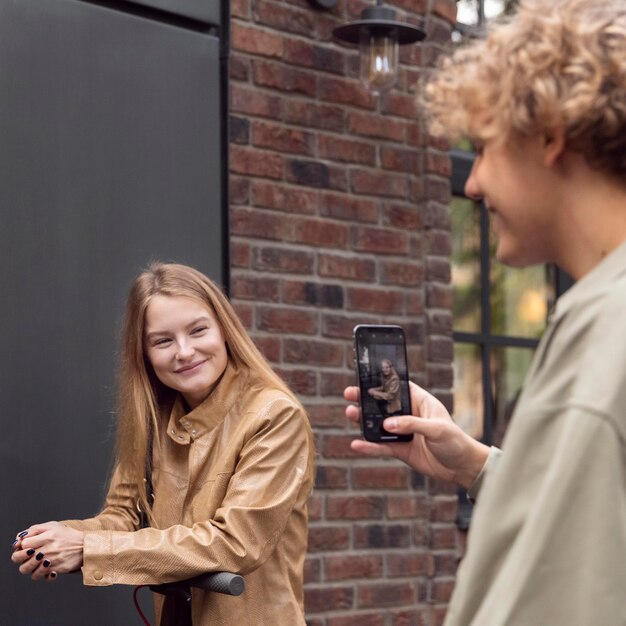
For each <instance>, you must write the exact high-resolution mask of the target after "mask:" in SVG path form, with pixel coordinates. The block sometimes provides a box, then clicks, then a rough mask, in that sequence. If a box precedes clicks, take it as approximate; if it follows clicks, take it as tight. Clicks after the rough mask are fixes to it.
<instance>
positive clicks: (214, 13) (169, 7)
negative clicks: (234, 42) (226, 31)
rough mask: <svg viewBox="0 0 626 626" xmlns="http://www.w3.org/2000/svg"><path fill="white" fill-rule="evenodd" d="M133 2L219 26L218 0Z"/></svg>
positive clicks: (146, 0)
mask: <svg viewBox="0 0 626 626" xmlns="http://www.w3.org/2000/svg"><path fill="white" fill-rule="evenodd" d="M131 1H132V2H134V3H135V4H141V5H144V6H147V7H153V8H156V9H161V10H163V11H169V12H171V13H176V14H178V15H184V16H186V17H189V18H192V19H195V20H200V21H202V22H205V23H207V24H214V25H216V26H219V25H220V24H221V17H220V5H221V2H220V0H131Z"/></svg>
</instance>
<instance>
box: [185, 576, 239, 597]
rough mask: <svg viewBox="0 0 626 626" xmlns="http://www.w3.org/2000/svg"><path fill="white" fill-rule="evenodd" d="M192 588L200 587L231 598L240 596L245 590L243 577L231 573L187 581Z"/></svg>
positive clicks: (197, 577)
mask: <svg viewBox="0 0 626 626" xmlns="http://www.w3.org/2000/svg"><path fill="white" fill-rule="evenodd" d="M185 582H186V583H187V584H188V585H189V586H190V587H198V588H200V589H206V590H207V591H215V592H216V593H225V594H226V595H229V596H240V595H241V594H242V593H243V591H244V588H245V583H244V581H243V576H240V575H239V574H232V573H231V572H211V573H209V574H202V575H200V576H196V577H195V578H189V579H188V580H186V581H185Z"/></svg>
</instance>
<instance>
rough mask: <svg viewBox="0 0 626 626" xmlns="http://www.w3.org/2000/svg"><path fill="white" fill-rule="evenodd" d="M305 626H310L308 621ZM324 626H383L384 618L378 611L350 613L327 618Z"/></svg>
mask: <svg viewBox="0 0 626 626" xmlns="http://www.w3.org/2000/svg"><path fill="white" fill-rule="evenodd" d="M307 626H311V625H310V624H309V622H308V621H307ZM325 626H385V616H384V615H383V614H382V613H381V612H380V611H376V612H374V613H368V612H364V611H358V612H356V611H350V613H349V614H347V615H345V616H339V615H337V616H329V617H328V618H327V620H326V622H325Z"/></svg>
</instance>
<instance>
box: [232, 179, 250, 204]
mask: <svg viewBox="0 0 626 626" xmlns="http://www.w3.org/2000/svg"><path fill="white" fill-rule="evenodd" d="M229 192H230V203H231V204H248V202H249V201H250V181H249V180H248V179H247V178H239V176H231V177H230V185H229Z"/></svg>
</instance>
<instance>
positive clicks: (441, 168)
mask: <svg viewBox="0 0 626 626" xmlns="http://www.w3.org/2000/svg"><path fill="white" fill-rule="evenodd" d="M426 172H428V173H429V174H439V176H445V177H449V176H450V174H451V173H452V163H451V161H450V156H449V155H448V154H447V153H445V154H439V153H436V152H432V151H428V152H427V153H426Z"/></svg>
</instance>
